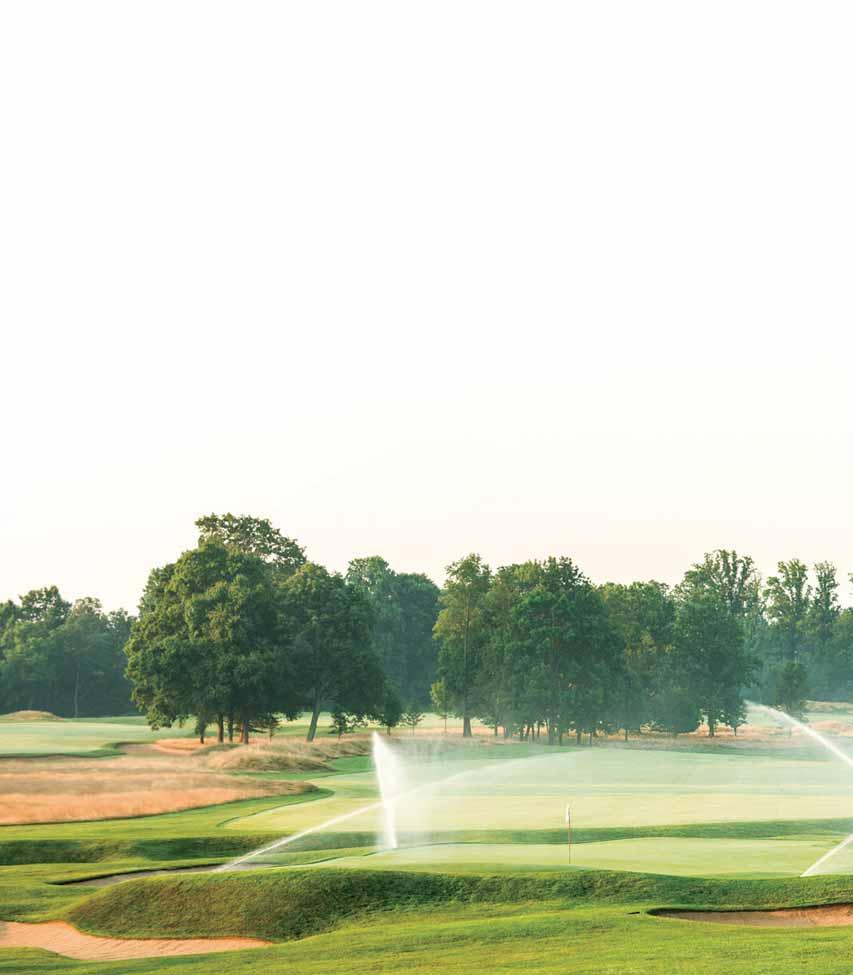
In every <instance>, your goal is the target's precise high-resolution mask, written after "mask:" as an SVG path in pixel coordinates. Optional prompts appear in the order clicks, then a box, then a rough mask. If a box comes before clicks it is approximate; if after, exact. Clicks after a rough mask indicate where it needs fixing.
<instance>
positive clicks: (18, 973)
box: [0, 723, 853, 975]
mask: <svg viewBox="0 0 853 975" xmlns="http://www.w3.org/2000/svg"><path fill="white" fill-rule="evenodd" d="M52 724H53V725H54V729H56V728H57V725H56V723H52ZM60 727H62V726H61V725H60ZM168 734H169V736H171V737H174V736H175V733H174V730H171V731H169V733H168ZM399 738H400V739H404V738H405V736H403V735H400V736H399ZM795 744H796V747H795V748H794V747H792V754H791V757H789V758H786V757H784V756H782V755H780V754H779V751H778V750H773V751H772V752H769V753H768V752H767V751H764V750H762V749H761V748H760V747H756V748H755V749H754V750H750V749H749V748H739V749H737V750H736V751H734V750H733V751H723V750H715V751H713V752H711V751H697V752H690V751H688V750H686V749H684V748H683V746H679V748H678V749H677V750H670V749H667V748H662V747H658V748H655V749H652V750H649V751H644V750H638V749H627V750H622V749H621V748H618V747H615V746H613V745H608V746H605V747H593V748H583V749H579V748H574V747H570V748H566V749H564V750H561V751H559V752H556V753H555V752H553V751H549V750H548V749H546V748H539V747H537V746H532V747H531V746H519V745H510V746H508V747H506V748H504V747H503V746H497V747H488V748H487V747H480V748H475V749H473V750H472V749H471V748H468V749H462V748H460V749H459V751H458V753H454V755H453V756H450V755H448V754H446V753H444V752H439V753H437V754H436V755H434V756H432V758H433V760H431V761H428V760H423V759H424V758H429V757H430V756H429V753H428V750H427V753H426V754H423V753H422V754H420V755H419V758H418V760H417V761H413V762H409V763H408V764H409V766H410V781H409V783H407V788H409V789H411V790H420V791H415V792H414V794H413V795H412V797H411V798H412V799H413V800H414V801H412V802H411V803H410V804H409V805H408V806H406V807H405V808H403V804H401V808H400V810H399V811H398V812H399V815H398V819H399V826H400V828H401V830H402V831H403V843H404V845H403V848H401V849H400V850H398V851H396V852H394V853H388V852H379V851H377V849H376V845H375V832H374V830H375V827H376V825H377V821H376V819H375V818H374V817H373V816H372V815H363V816H361V817H355V818H354V819H353V820H349V821H347V822H345V823H339V824H337V825H334V826H332V827H330V828H329V829H324V830H320V831H319V832H318V833H315V834H312V835H311V836H310V837H308V838H307V839H306V840H304V841H302V842H301V843H300V844H299V845H298V846H294V847H293V848H292V849H289V848H288V847H284V848H282V850H281V852H280V853H279V854H277V855H276V857H275V859H276V860H277V861H278V862H279V863H281V864H282V865H283V866H287V867H288V869H283V870H282V869H279V870H251V871H248V872H245V873H243V872H235V873H233V874H194V875H183V876H181V875H175V876H169V877H161V878H149V879H140V880H135V881H131V882H128V883H124V884H120V885H117V886H115V887H109V888H105V889H101V890H92V889H90V888H86V887H73V886H72V887H69V886H60V885H58V884H57V883H56V882H57V881H63V880H69V879H72V878H75V877H87V876H88V877H91V876H94V875H99V874H106V873H112V872H120V871H126V870H136V869H151V868H157V867H164V866H169V865H189V864H193V863H195V864H199V863H213V862H217V861H221V860H222V859H225V858H227V857H229V856H233V855H236V854H238V853H242V852H245V851H246V850H248V849H251V848H252V847H253V846H260V845H261V844H263V843H268V842H269V841H270V839H271V838H274V837H275V836H278V835H283V834H285V833H292V832H295V831H296V830H298V829H304V828H306V827H313V826H317V825H318V824H321V823H323V822H324V821H325V820H327V819H329V818H331V817H333V816H335V815H340V814H342V813H345V812H348V811H352V810H353V809H358V808H360V806H363V805H365V804H369V803H372V802H375V801H376V798H377V792H376V785H375V778H374V774H373V772H372V770H370V769H366V768H365V760H364V758H363V757H361V756H348V757H345V758H339V759H335V760H333V761H332V762H331V763H330V768H331V771H326V772H324V773H322V774H320V775H316V776H312V774H311V773H310V772H309V773H306V772H292V773H286V772H282V773H274V772H265V773H262V776H261V777H263V778H284V779H289V778H294V779H300V780H305V779H307V780H309V781H310V780H311V779H312V778H316V779H317V783H316V784H317V785H318V786H320V787H321V789H322V790H323V791H321V792H317V793H311V794H309V795H308V796H304V797H300V796H295V797H284V798H279V797H266V798H261V799H252V800H245V801H241V802H234V803H230V804H226V805H221V806H211V807H208V808H204V809H196V810H191V811H187V812H179V813H173V814H169V815H158V816H144V817H140V818H127V819H116V820H109V821H105V822H80V823H68V824H50V825H42V826H20V827H6V828H0V863H5V864H7V865H6V866H3V867H0V919H17V920H31V921H32V920H38V919H49V918H68V919H70V920H71V921H72V922H73V923H75V924H77V925H79V926H80V927H82V928H83V929H85V930H88V931H90V932H93V933H102V934H114V935H121V936H128V937H140V936H154V935H161V936H162V935H172V936H199V935H247V936H257V937H265V938H269V939H271V940H273V941H276V942H277V944H276V946H275V947H274V948H271V949H266V950H259V951H244V952H237V953H234V954H228V955H227V956H218V957H217V956H198V957H185V958H175V959H168V958H163V959H159V958H158V959H147V960H143V961H139V962H130V961H122V962H115V963H109V962H106V963H104V962H100V963H85V962H74V961H70V960H68V959H64V958H60V957H58V956H53V955H50V954H48V953H46V952H41V951H35V950H29V951H23V950H19V949H14V950H12V949H3V950H0V975H12V973H14V975H46V973H62V975H66V973H67V975H119V973H121V975H132V973H137V972H138V973H159V972H163V973H174V975H212V973H214V972H216V973H217V975H219V973H221V972H223V971H227V972H229V973H231V972H235V973H239V975H261V973H263V975H279V973H281V975H284V973H288V975H289V973H291V972H293V971H299V972H300V973H316V975H331V973H336V975H337V973H339V972H346V973H368V972H370V973H389V975H390V973H399V972H406V973H407V975H409V973H413V972H414V973H424V975H426V973H430V975H434V973H439V972H441V973H448V972H449V973H459V975H462V973H466V975H467V973H474V972H477V973H479V972H489V973H490V975H491V973H499V975H503V973H506V975H509V973H521V972H524V973H535V975H540V973H541V975H551V973H554V975H556V973H561V975H593V973H595V975H616V973H618V975H631V973H637V975H639V973H642V975H664V973H666V975H670V973H687V972H690V973H691V975H692V973H693V972H695V971H696V970H702V971H705V970H709V969H713V970H722V971H725V972H726V973H727V975H791V973H796V972H800V971H808V972H809V973H810V975H842V973H843V975H848V973H849V971H850V961H849V959H850V957H851V951H853V928H848V929H844V928H838V929H830V928H822V929H815V930H803V929H791V930H774V929H763V930H750V929H745V928H741V927H731V928H728V927H726V926H721V925H710V924H702V923H695V922H689V921H678V920H671V919H663V918H657V917H653V916H650V915H649V914H648V913H647V912H648V911H649V910H650V909H653V908H658V907H690V906H693V907H704V908H714V907H718V908H724V909H725V908H728V909H734V908H737V907H781V906H796V905H804V904H819V903H843V902H849V901H851V900H853V879H851V877H849V876H846V875H843V874H835V875H832V876H818V877H814V878H806V879H802V880H800V879H797V878H796V877H795V876H794V875H796V874H798V873H800V872H801V870H802V869H803V868H804V866H808V865H809V863H810V862H813V860H815V859H817V858H818V857H819V856H821V855H822V854H823V853H825V852H826V851H827V850H829V849H830V848H831V847H833V846H835V845H836V844H837V843H838V842H839V841H840V840H841V839H842V838H843V837H844V836H845V835H846V834H847V833H848V832H850V831H853V821H851V820H853V801H851V786H852V785H853V783H851V777H850V776H849V775H848V774H847V772H846V770H844V769H843V768H842V767H841V766H840V765H839V764H838V763H834V762H832V761H824V760H823V759H822V756H820V755H818V754H815V753H813V752H809V751H807V750H806V751H804V750H803V748H802V742H799V743H795ZM438 782H441V784H440V785H437V786H436V785H435V784H436V783H438ZM422 787H423V788H422ZM567 802H568V803H570V804H571V807H572V810H573V820H574V824H575V832H574V837H575V844H574V846H573V851H572V864H571V865H569V864H568V863H567V859H568V850H567V848H566V834H565V827H564V823H563V817H564V811H565V804H566V803H567ZM424 832H430V833H433V834H435V836H434V840H441V842H433V843H432V844H431V845H430V846H425V845H423V837H422V835H421V834H422V833H424ZM415 844H419V845H415ZM850 852H851V853H853V850H850ZM812 854H814V856H812ZM806 861H808V862H806ZM603 866H609V867H615V868H619V870H618V872H616V871H614V872H608V871H602V870H600V869H599V868H600V867H603ZM342 868H343V869H342ZM368 868H369V869H368ZM851 869H853V864H851ZM785 873H788V874H791V875H792V876H791V877H790V878H784V879H783V878H780V879H767V878H772V877H773V875H779V874H785ZM651 874H655V875H656V876H652V875H651ZM679 875H681V876H679ZM720 875H724V876H725V879H716V880H715V879H708V878H713V877H715V876H720Z"/></svg>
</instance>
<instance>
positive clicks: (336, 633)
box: [283, 562, 385, 741]
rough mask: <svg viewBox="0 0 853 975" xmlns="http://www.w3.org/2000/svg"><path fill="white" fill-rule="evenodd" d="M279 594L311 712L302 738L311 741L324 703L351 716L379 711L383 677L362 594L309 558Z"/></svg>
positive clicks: (305, 703) (303, 695) (370, 615)
mask: <svg viewBox="0 0 853 975" xmlns="http://www.w3.org/2000/svg"><path fill="white" fill-rule="evenodd" d="M283 593H284V610H285V613H286V616H287V619H288V626H289V628H290V631H291V633H292V635H293V643H292V654H293V666H294V672H295V673H296V674H297V676H298V682H299V693H300V698H301V701H302V705H303V707H305V708H306V709H307V710H308V711H310V714H311V720H310V723H309V726H308V735H307V740H308V741H313V740H314V736H315V735H316V733H317V720H318V718H319V715H320V711H321V709H322V708H323V706H324V705H327V706H329V707H331V708H332V710H334V711H337V712H340V713H345V714H347V715H352V716H356V717H357V718H361V717H363V716H365V715H368V714H377V713H380V712H381V710H382V705H383V698H384V692H385V679H384V674H383V672H382V664H381V661H380V660H379V657H378V655H377V654H376V652H375V651H374V649H373V646H372V644H371V639H370V637H371V631H372V627H373V611H372V608H371V605H370V601H369V600H368V599H367V598H366V596H365V595H364V594H363V593H362V592H360V591H359V590H358V589H356V588H355V587H353V586H349V585H347V583H346V582H345V581H344V579H343V578H342V577H341V576H339V575H336V574H332V573H330V572H328V571H327V570H326V569H324V568H323V567H322V566H319V565H315V564H314V563H312V562H307V563H306V564H305V565H303V566H302V567H301V568H299V569H298V570H297V571H296V572H295V573H294V574H293V575H292V576H291V577H290V578H289V579H288V580H287V582H286V583H285V584H284V587H283Z"/></svg>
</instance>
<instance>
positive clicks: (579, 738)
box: [575, 728, 581, 745]
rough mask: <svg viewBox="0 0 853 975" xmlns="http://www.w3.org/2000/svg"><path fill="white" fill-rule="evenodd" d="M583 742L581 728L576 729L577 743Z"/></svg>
mask: <svg viewBox="0 0 853 975" xmlns="http://www.w3.org/2000/svg"><path fill="white" fill-rule="evenodd" d="M580 743H581V730H580V728H578V729H577V731H575V744H577V745H579V744H580Z"/></svg>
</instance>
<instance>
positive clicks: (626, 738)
mask: <svg viewBox="0 0 853 975" xmlns="http://www.w3.org/2000/svg"><path fill="white" fill-rule="evenodd" d="M627 740H628V728H627V727H626V728H625V741H627Z"/></svg>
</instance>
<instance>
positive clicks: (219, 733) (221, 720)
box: [216, 714, 225, 745]
mask: <svg viewBox="0 0 853 975" xmlns="http://www.w3.org/2000/svg"><path fill="white" fill-rule="evenodd" d="M216 740H217V742H219V744H220V745H221V744H222V742H223V741H225V715H224V714H217V715H216Z"/></svg>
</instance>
